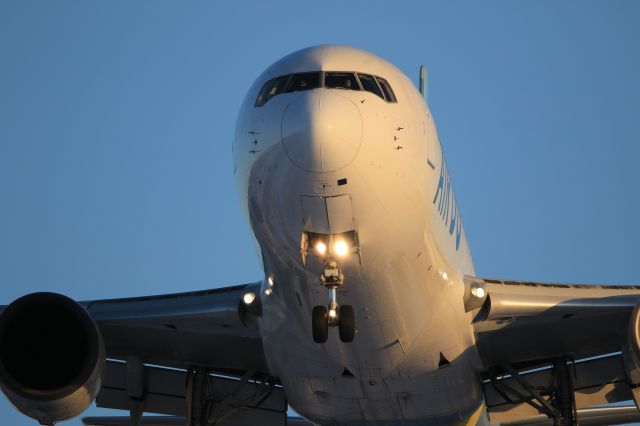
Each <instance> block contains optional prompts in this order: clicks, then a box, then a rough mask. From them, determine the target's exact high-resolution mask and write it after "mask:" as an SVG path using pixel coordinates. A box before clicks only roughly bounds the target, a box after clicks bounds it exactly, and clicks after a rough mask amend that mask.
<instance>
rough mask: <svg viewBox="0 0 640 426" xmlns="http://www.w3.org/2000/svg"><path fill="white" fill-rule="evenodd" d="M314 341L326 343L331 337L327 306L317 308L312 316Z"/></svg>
mask: <svg viewBox="0 0 640 426" xmlns="http://www.w3.org/2000/svg"><path fill="white" fill-rule="evenodd" d="M311 326H312V328H313V341H314V342H316V343H324V342H326V341H327V337H329V311H328V309H327V308H326V306H315V307H314V308H313V313H312V314H311Z"/></svg>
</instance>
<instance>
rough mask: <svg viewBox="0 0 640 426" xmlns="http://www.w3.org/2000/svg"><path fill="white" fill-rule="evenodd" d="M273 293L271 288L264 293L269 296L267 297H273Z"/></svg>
mask: <svg viewBox="0 0 640 426" xmlns="http://www.w3.org/2000/svg"><path fill="white" fill-rule="evenodd" d="M271 293H272V290H271V289H270V288H268V289H266V290H265V291H264V294H265V295H267V296H270V295H271Z"/></svg>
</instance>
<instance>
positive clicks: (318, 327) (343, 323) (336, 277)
mask: <svg viewBox="0 0 640 426" xmlns="http://www.w3.org/2000/svg"><path fill="white" fill-rule="evenodd" d="M343 283H344V275H342V272H341V271H340V268H339V266H338V263H337V262H336V261H335V260H332V259H328V260H327V263H326V264H325V267H324V271H323V272H322V275H321V276H320V284H322V285H323V286H325V287H326V288H327V289H328V290H329V303H328V304H327V306H326V307H325V306H315V307H314V308H313V313H312V316H311V323H312V324H311V325H312V329H313V341H314V342H316V343H324V342H326V341H327V338H328V336H329V327H336V326H337V327H338V329H339V334H340V340H341V341H343V342H345V343H348V342H353V339H354V337H355V334H356V320H355V314H354V311H353V306H351V305H343V306H339V305H338V300H337V289H338V287H340V286H342V284H343Z"/></svg>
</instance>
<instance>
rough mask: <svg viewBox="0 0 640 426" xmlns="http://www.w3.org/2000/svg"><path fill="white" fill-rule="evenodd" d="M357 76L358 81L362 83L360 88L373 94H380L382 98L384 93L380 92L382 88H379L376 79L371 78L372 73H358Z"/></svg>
mask: <svg viewBox="0 0 640 426" xmlns="http://www.w3.org/2000/svg"><path fill="white" fill-rule="evenodd" d="M358 78H359V79H360V83H362V88H363V89H364V90H366V91H367V92H371V93H373V94H374V95H378V96H380V97H381V98H382V99H384V95H383V94H382V90H380V86H378V83H376V79H375V78H373V76H372V75H369V74H358Z"/></svg>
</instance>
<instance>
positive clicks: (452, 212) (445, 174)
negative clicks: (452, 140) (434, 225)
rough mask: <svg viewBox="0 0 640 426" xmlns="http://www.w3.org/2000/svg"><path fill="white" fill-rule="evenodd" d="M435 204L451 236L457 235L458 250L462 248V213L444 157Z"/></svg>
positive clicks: (434, 198)
mask: <svg viewBox="0 0 640 426" xmlns="http://www.w3.org/2000/svg"><path fill="white" fill-rule="evenodd" d="M433 204H434V205H436V206H437V208H438V214H439V215H440V217H441V218H442V219H443V220H444V224H445V226H449V235H452V236H453V233H454V232H455V234H456V237H455V238H456V250H458V249H459V248H460V239H461V237H462V221H461V220H460V211H459V210H458V204H457V203H456V197H455V195H454V193H453V186H452V185H451V179H449V171H448V170H447V164H446V163H445V161H444V156H443V158H442V161H441V162H440V179H439V180H438V189H437V190H436V195H435V196H434V197H433Z"/></svg>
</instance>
